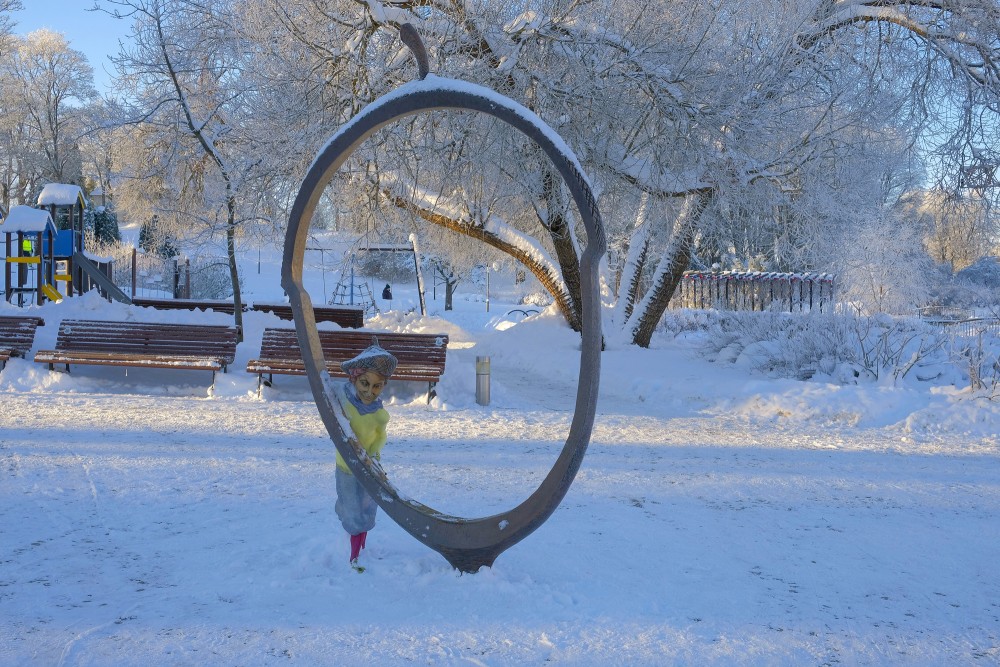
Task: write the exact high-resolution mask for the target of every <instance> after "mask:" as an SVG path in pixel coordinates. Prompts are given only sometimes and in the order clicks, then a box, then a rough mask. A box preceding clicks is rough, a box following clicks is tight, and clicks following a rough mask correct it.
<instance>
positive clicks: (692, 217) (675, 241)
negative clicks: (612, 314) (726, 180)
mask: <svg viewBox="0 0 1000 667" xmlns="http://www.w3.org/2000/svg"><path fill="white" fill-rule="evenodd" d="M711 199H712V193H711V192H699V193H697V194H695V195H692V196H691V197H689V198H688V199H687V201H686V202H685V205H684V208H683V209H682V210H681V213H680V215H679V216H678V220H677V225H676V227H675V229H674V234H673V238H672V239H671V241H670V245H669V246H668V247H667V250H666V251H665V252H664V254H663V258H662V259H661V260H660V264H659V266H658V267H657V271H656V277H655V278H654V279H653V286H652V288H650V290H649V292H648V293H647V294H646V296H645V297H644V298H643V300H642V303H641V304H640V308H639V310H638V312H637V313H636V315H637V319H636V322H635V324H634V325H633V324H632V322H631V320H630V322H629V325H630V326H631V327H632V328H631V331H632V342H633V343H635V344H636V345H638V346H639V347H649V343H650V341H651V340H652V338H653V332H654V331H655V330H656V325H657V324H658V323H659V321H660V318H661V317H663V313H664V312H665V311H666V309H667V304H669V303H670V297H672V296H673V295H674V291H675V290H676V289H677V285H679V284H680V282H681V278H682V277H683V275H684V271H686V270H687V268H688V266H689V265H690V263H691V253H692V249H693V244H694V237H695V234H696V233H697V230H698V223H699V222H700V220H701V214H702V212H703V211H704V210H705V208H706V207H707V206H708V204H709V202H710V201H711Z"/></svg>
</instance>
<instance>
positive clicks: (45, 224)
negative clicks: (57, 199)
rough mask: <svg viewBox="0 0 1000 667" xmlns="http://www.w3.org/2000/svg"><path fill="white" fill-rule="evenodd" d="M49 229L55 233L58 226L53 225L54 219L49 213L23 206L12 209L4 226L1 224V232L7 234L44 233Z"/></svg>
mask: <svg viewBox="0 0 1000 667" xmlns="http://www.w3.org/2000/svg"><path fill="white" fill-rule="evenodd" d="M49 227H51V228H52V231H53V232H55V229H56V226H55V225H54V224H53V223H52V217H51V216H50V215H49V212H48V211H43V210H42V209H40V208H32V207H31V206H25V205H23V204H22V205H20V206H15V207H14V208H12V209H10V213H8V214H7V218H6V219H5V220H4V221H3V224H0V232H3V233H6V234H16V233H17V232H29V233H31V232H44V231H45V230H46V228H49Z"/></svg>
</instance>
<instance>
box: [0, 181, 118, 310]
mask: <svg viewBox="0 0 1000 667" xmlns="http://www.w3.org/2000/svg"><path fill="white" fill-rule="evenodd" d="M37 203H38V207H37V208H32V207H30V206H25V205H21V206H15V207H14V208H13V209H11V212H10V214H8V215H7V216H6V218H5V220H4V222H3V224H2V225H0V232H2V233H3V234H4V236H5V241H6V242H5V249H6V255H5V260H6V262H5V270H4V294H5V296H6V299H7V301H9V302H11V303H16V304H17V305H19V306H25V305H28V304H29V303H35V304H37V305H41V304H42V303H44V302H45V301H46V300H50V301H61V300H62V299H63V297H64V296H72V295H73V294H74V293H76V294H83V293H84V292H87V291H89V290H90V289H92V288H93V287H95V286H96V287H97V288H98V289H99V290H100V291H101V293H102V294H103V295H104V296H105V297H107V298H111V299H116V300H118V301H124V302H126V303H127V302H128V298H127V297H126V296H125V294H123V293H122V292H121V290H119V289H118V287H117V286H115V284H114V282H113V281H112V280H111V278H110V277H109V275H110V268H111V267H110V263H109V262H106V261H101V260H96V259H91V258H89V257H87V255H86V254H85V251H84V245H85V242H86V240H85V239H86V235H85V234H84V229H83V227H84V211H85V210H86V209H87V199H86V197H85V196H84V194H83V190H82V189H81V188H80V186H78V185H70V184H66V183H49V184H48V185H46V186H45V187H43V188H42V191H41V193H40V194H39V195H38V202H37ZM60 285H62V286H63V288H62V289H61V290H60V289H59V286H60ZM28 295H33V297H32V298H26V297H27V296H28Z"/></svg>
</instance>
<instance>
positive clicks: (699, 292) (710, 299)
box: [670, 271, 836, 312]
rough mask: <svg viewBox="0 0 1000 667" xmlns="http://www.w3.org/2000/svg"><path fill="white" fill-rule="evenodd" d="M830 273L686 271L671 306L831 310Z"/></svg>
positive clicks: (832, 283)
mask: <svg viewBox="0 0 1000 667" xmlns="http://www.w3.org/2000/svg"><path fill="white" fill-rule="evenodd" d="M835 283H836V276H834V275H833V274H830V273H776V272H775V273H772V272H763V271H747V272H737V271H686V272H685V273H684V276H683V278H682V279H681V284H680V286H679V287H678V289H677V293H676V294H675V295H674V297H673V299H671V300H670V306H671V307H672V308H699V309H709V308H711V309H716V310H771V311H783V312H797V311H809V310H813V309H818V310H819V311H820V312H832V309H833V306H834V288H835Z"/></svg>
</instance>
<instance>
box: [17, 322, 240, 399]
mask: <svg viewBox="0 0 1000 667" xmlns="http://www.w3.org/2000/svg"><path fill="white" fill-rule="evenodd" d="M238 334H239V330H238V329H237V328H236V327H234V326H223V325H213V324H173V323H171V324H164V323H157V322H115V321H107V320H63V321H62V323H61V324H60V325H59V333H58V336H57V338H56V349H54V350H39V351H38V352H37V353H36V354H35V361H36V362H38V363H44V364H48V365H49V368H50V369H53V370H54V369H55V364H65V365H66V372H69V367H70V364H78V365H99V366H122V367H140V368H176V369H184V370H209V371H212V385H213V386H214V385H215V373H216V371H220V370H221V371H223V372H226V370H227V369H228V367H229V364H231V363H233V359H235V358H236V343H237V339H238Z"/></svg>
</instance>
